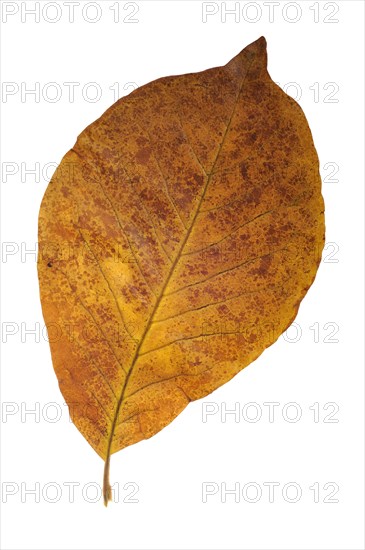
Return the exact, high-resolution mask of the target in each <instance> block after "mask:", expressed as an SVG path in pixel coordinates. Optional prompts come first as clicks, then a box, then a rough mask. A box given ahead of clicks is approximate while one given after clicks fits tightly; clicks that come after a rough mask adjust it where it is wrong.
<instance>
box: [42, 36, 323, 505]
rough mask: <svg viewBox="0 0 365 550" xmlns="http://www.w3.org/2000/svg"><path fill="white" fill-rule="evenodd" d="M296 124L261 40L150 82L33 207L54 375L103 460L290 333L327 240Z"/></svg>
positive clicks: (82, 140)
mask: <svg viewBox="0 0 365 550" xmlns="http://www.w3.org/2000/svg"><path fill="white" fill-rule="evenodd" d="M323 211H324V205H323V199H322V196H321V180H320V176H319V168H318V157H317V153H316V150H315V148H314V145H313V140H312V135H311V132H310V129H309V127H308V124H307V121H306V118H305V116H304V114H303V112H302V110H301V108H300V107H299V106H298V104H297V103H296V102H295V101H294V100H293V99H292V98H291V97H289V96H288V95H286V94H285V93H284V92H283V91H282V90H281V89H280V88H279V87H278V86H277V85H276V84H275V83H274V82H273V81H272V80H271V78H270V76H269V74H268V72H267V58H266V41H265V39H264V38H260V39H259V40H257V41H256V42H253V43H252V44H250V45H249V46H247V47H246V48H245V49H244V50H242V51H241V53H239V54H238V55H237V56H236V57H234V58H233V59H232V60H231V61H230V62H229V63H227V65H224V66H222V67H216V68H213V69H209V70H206V71H203V72H200V73H194V74H185V75H181V76H171V77H166V78H160V79H158V80H156V81H154V82H151V83H149V84H147V85H145V86H142V87H141V88H138V89H137V90H135V91H133V92H132V93H131V94H129V95H128V96H127V97H124V98H122V99H120V100H119V101H117V102H116V103H115V104H114V105H112V107H110V108H109V109H108V110H107V111H106V112H105V113H104V114H103V115H102V116H101V117H100V118H99V119H98V120H96V121H95V122H94V123H92V124H91V125H90V126H88V127H87V128H86V129H85V130H84V131H83V132H82V133H81V134H80V135H79V137H78V139H77V141H76V144H75V146H74V147H73V148H72V149H71V150H70V151H69V152H68V153H67V154H66V155H65V156H64V157H63V159H62V162H61V164H60V166H59V167H58V168H57V170H56V172H55V174H54V176H53V178H52V180H51V182H50V183H49V185H48V187H47V190H46V192H45V195H44V198H43V201H42V205H41V209H40V215H39V257H38V273H39V282H40V293H41V302H42V309H43V315H44V318H45V322H46V325H47V328H48V333H49V340H50V347H51V353H52V361H53V366H54V369H55V372H56V375H57V378H58V381H59V386H60V389H61V392H62V395H63V396H64V398H65V400H66V402H67V404H68V405H69V408H70V413H71V417H72V420H73V422H74V424H75V425H76V426H77V428H78V429H79V430H80V432H81V433H82V435H83V436H84V437H85V438H86V440H87V441H88V442H89V443H90V445H91V446H92V447H93V448H94V449H95V451H96V452H97V453H98V454H99V455H100V457H101V458H102V459H103V460H104V461H105V469H104V502H105V504H107V502H108V500H109V499H110V498H111V487H110V484H109V464H110V455H111V454H112V453H115V452H117V451H119V450H120V449H122V448H124V447H127V446H128V445H132V444H134V443H137V442H138V441H140V440H142V439H147V438H149V437H151V436H153V435H154V434H156V433H157V432H159V431H160V430H161V429H162V428H164V427H165V426H166V425H167V424H169V423H170V422H171V421H172V420H173V419H174V418H175V417H176V416H177V415H178V414H179V413H181V411H183V409H184V408H185V407H186V406H187V404H188V403H189V402H190V401H193V400H195V399H200V398H202V397H204V396H206V395H208V394H209V393H211V392H212V391H214V390H215V389H216V388H218V387H220V386H221V385H222V384H225V383H226V382H228V381H229V380H230V379H231V378H233V376H235V375H236V374H237V373H238V372H239V371H241V370H242V369H243V368H244V367H246V366H247V365H248V364H250V363H251V362H252V361H254V360H255V359H256V358H257V357H258V356H259V355H260V354H261V353H262V352H263V351H264V350H265V348H267V347H268V346H270V345H271V344H272V343H273V342H275V341H276V340H277V339H278V337H279V336H280V334H282V332H283V331H285V330H286V329H287V327H288V326H289V325H290V324H291V323H292V321H293V320H294V318H295V316H296V314H297V311H298V307H299V304H300V302H301V300H302V299H303V297H304V295H305V294H306V292H307V290H308V288H309V287H310V286H311V284H312V282H313V280H314V278H315V275H316V271H317V268H318V265H319V262H320V257H321V252H322V248H323V243H324V214H323Z"/></svg>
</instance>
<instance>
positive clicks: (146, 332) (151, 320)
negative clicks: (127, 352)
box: [104, 59, 253, 488]
mask: <svg viewBox="0 0 365 550" xmlns="http://www.w3.org/2000/svg"><path fill="white" fill-rule="evenodd" d="M252 62H253V59H252V60H251V62H250V64H249V66H248V67H247V70H246V73H245V75H244V77H243V79H242V83H241V85H240V88H239V90H238V93H237V97H236V100H235V103H234V106H233V109H232V113H231V116H230V118H229V120H228V123H227V127H226V130H225V132H224V135H223V138H222V141H221V144H220V146H219V148H218V151H217V154H216V157H215V159H214V162H213V165H212V168H211V170H210V172H209V173H208V177H207V181H206V183H205V186H204V190H203V193H202V195H201V197H200V200H199V203H198V206H197V208H196V211H195V214H194V217H193V219H192V222H191V224H190V227H189V229H188V230H187V231H186V235H185V237H184V240H183V242H182V244H181V246H180V249H179V251H178V253H177V255H176V258H175V260H174V262H173V264H172V265H171V268H170V271H169V273H168V275H167V277H166V281H165V283H164V285H163V287H162V289H161V292H160V294H159V296H158V298H157V300H156V303H155V306H154V308H153V310H152V313H151V316H150V318H149V321H148V323H147V325H146V328H145V330H144V332H143V335H142V337H141V339H140V341H139V344H138V346H137V348H136V351H135V354H134V357H133V360H132V363H131V366H130V369H129V371H128V374H127V376H126V378H125V381H124V385H123V388H122V390H121V394H120V397H119V400H118V404H117V407H116V409H115V415H114V418H113V423H112V426H111V431H110V436H109V440H108V447H107V454H106V459H105V470H109V461H110V455H111V453H110V451H111V446H112V441H113V436H114V431H115V426H116V422H117V419H118V415H119V411H120V407H121V405H122V403H123V399H124V395H125V392H126V388H127V386H128V381H129V378H130V376H131V374H132V372H133V368H134V365H135V364H136V362H137V360H138V358H139V352H140V349H141V347H142V345H143V343H144V341H145V339H146V336H147V334H148V331H149V329H150V327H151V324H152V322H153V318H154V316H155V313H156V311H157V309H158V307H159V305H160V302H161V300H162V298H163V296H164V292H165V290H166V287H167V285H168V284H169V282H170V279H171V277H172V275H173V273H174V270H175V267H176V265H177V263H178V262H179V260H180V258H181V253H182V251H183V250H184V247H185V245H186V242H187V241H188V239H189V237H190V233H191V231H192V229H193V227H194V224H195V220H196V218H197V216H198V214H199V211H200V207H201V204H202V202H203V201H204V197H205V194H206V192H207V189H208V186H209V183H210V180H211V176H212V173H213V172H214V168H215V165H216V163H217V160H218V158H219V155H220V152H221V150H222V148H223V145H224V142H225V140H226V137H227V134H228V131H229V128H230V125H231V122H232V119H233V116H234V114H235V111H236V107H237V104H238V99H239V96H240V94H241V91H242V88H243V84H244V82H245V80H246V76H247V74H248V72H249V69H250V67H251V64H252ZM104 483H105V478H104ZM104 488H105V487H104Z"/></svg>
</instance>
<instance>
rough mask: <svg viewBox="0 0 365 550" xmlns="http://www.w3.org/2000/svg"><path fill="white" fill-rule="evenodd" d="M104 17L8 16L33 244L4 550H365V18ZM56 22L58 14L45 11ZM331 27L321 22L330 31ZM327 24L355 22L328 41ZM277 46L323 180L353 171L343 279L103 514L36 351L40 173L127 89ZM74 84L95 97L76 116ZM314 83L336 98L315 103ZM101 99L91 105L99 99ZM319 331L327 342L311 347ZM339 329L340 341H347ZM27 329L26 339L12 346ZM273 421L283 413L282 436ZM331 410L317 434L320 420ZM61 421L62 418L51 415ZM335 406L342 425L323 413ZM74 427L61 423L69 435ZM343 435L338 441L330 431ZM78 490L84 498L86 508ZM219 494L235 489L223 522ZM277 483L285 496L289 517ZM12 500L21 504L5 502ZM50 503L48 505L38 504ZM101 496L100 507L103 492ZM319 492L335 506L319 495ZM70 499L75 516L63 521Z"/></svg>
mask: <svg viewBox="0 0 365 550" xmlns="http://www.w3.org/2000/svg"><path fill="white" fill-rule="evenodd" d="M87 3H88V2H84V1H83V0H80V5H79V6H78V7H77V6H76V7H75V22H74V23H70V22H69V21H68V19H69V15H68V14H69V12H68V8H67V6H66V5H65V4H64V2H59V3H58V6H59V10H60V11H59V13H60V14H61V18H60V20H59V21H58V22H55V23H50V22H49V21H47V19H55V18H56V16H57V14H58V12H57V11H56V8H55V7H54V6H53V7H52V6H51V7H49V8H48V9H49V11H48V12H46V13H45V15H43V13H42V11H41V15H40V21H39V23H37V22H35V21H34V16H32V15H27V14H26V13H24V11H23V16H22V10H24V6H25V7H26V8H28V9H29V8H32V7H34V2H2V9H3V18H4V9H7V10H10V11H11V10H12V9H13V8H12V7H11V6H10V8H9V5H13V6H15V8H14V9H16V7H17V8H18V12H17V13H15V14H14V15H9V17H8V19H7V21H6V22H3V24H2V43H3V46H5V51H4V52H3V58H2V80H3V82H7V83H9V82H13V83H16V85H17V86H18V87H19V92H17V93H14V94H13V95H7V96H4V95H3V98H2V113H3V114H2V124H3V136H4V139H3V146H2V162H3V170H9V166H10V165H9V164H4V163H14V165H11V166H13V168H14V170H16V173H14V175H11V176H8V177H7V178H6V179H7V181H3V182H2V197H3V211H2V226H3V227H2V241H3V243H14V245H9V244H5V249H6V250H7V251H8V252H9V250H12V251H13V254H11V255H10V254H7V255H6V254H5V255H3V258H2V262H3V263H2V271H3V294H2V326H3V341H4V340H5V339H6V340H7V341H6V343H4V344H3V370H2V399H3V401H4V402H5V405H3V406H5V409H6V410H7V411H10V410H12V411H13V412H14V414H12V415H4V414H3V416H2V424H1V427H2V451H3V457H2V484H3V485H2V489H3V497H2V500H3V501H4V500H7V502H6V504H5V503H4V504H3V505H2V506H3V514H2V544H3V548H4V549H24V550H25V549H57V550H61V549H70V550H71V549H85V550H86V549H105V550H106V549H128V548H131V549H132V548H133V549H165V548H166V549H168V548H169V549H184V548H186V549H195V548H196V549H221V548H225V549H228V548H231V549H267V550H272V549H298V550H299V549H300V550H304V549H334V550H336V549H346V550H350V549H362V548H364V543H363V528H362V521H363V514H364V509H363V498H362V495H363V370H364V363H363V355H362V342H363V316H362V303H363V290H362V281H363V218H364V212H363V185H364V179H363V170H362V163H363V150H364V149H363V148H364V142H363V116H364V113H363V107H362V102H363V95H364V88H363V63H364V60H363V19H364V14H363V12H364V5H363V2H362V1H346V2H342V1H337V2H336V3H333V2H329V3H328V2H320V3H315V2H312V1H311V2H306V1H302V2H297V3H296V6H288V2H281V3H280V5H278V6H276V7H275V12H274V21H272V22H270V20H269V8H268V6H265V5H264V4H263V3H262V2H256V3H251V4H255V5H253V6H251V7H247V2H240V3H237V4H239V6H238V8H239V13H238V15H237V16H236V18H237V21H235V17H234V16H232V15H227V18H226V22H224V18H223V20H222V10H223V9H224V6H222V4H221V3H217V4H216V9H217V10H218V11H217V13H216V14H214V15H210V16H208V17H207V21H206V22H205V23H204V22H203V21H202V3H201V2H200V1H187V2H165V1H160V2H155V1H138V2H136V3H135V4H136V5H137V7H138V12H137V13H136V14H135V15H134V16H132V18H133V19H136V20H137V21H138V22H136V23H128V22H127V21H123V19H125V18H128V14H129V13H131V12H132V11H135V10H134V7H133V6H132V7H128V6H127V9H126V10H123V6H124V4H125V2H120V3H119V9H120V17H119V19H120V21H119V22H114V20H113V19H114V14H115V11H112V10H111V9H110V7H111V6H116V4H117V3H116V2H98V6H99V8H98V9H99V10H100V12H101V17H100V20H99V21H97V22H95V23H91V22H88V21H85V20H84V19H83V17H82V11H81V9H82V7H83V6H84V5H85V4H87ZM51 4H53V5H54V4H55V3H51ZM258 4H259V7H260V8H261V9H262V15H261V17H259V15H258V13H259V12H258V11H257V10H258V9H259V8H257V5H258ZM291 4H293V3H291ZM44 5H45V2H40V6H41V8H40V9H41V10H42V7H43V6H44ZM5 6H8V7H7V8H5ZM298 6H299V8H300V11H301V16H300V18H299V19H298V21H297V22H290V21H288V19H289V20H293V19H295V18H296V14H297V13H299V12H298ZM311 6H312V7H313V6H314V8H313V9H310V7H311ZM226 7H227V8H232V7H234V3H232V2H230V3H227V4H226ZM337 7H338V8H339V9H338V10H337ZM213 8H214V6H213V7H210V9H212V10H213ZM115 9H116V8H114V10H115ZM242 9H243V12H242ZM316 9H318V16H319V17H318V19H319V21H318V22H314V19H315V16H316V11H315V10H316ZM89 10H90V11H89ZM335 11H337V13H334V12H335ZM332 13H333V14H332ZM96 15H97V11H96V8H95V7H94V8H93V7H92V6H91V7H90V8H88V11H87V12H86V16H87V17H88V18H89V20H90V19H93V18H96ZM256 15H257V21H256V22H253V19H255V18H256ZM325 17H327V19H329V20H332V19H338V22H337V23H336V22H331V21H328V22H324V18H325ZM22 18H23V21H22ZM261 35H264V36H265V37H266V39H267V42H268V56H269V72H270V74H271V76H272V78H273V80H275V81H276V82H279V83H280V85H282V86H284V85H285V84H287V83H289V82H295V83H296V85H295V86H294V88H293V87H291V88H290V89H289V88H288V92H289V93H291V94H292V95H294V97H295V95H296V93H297V92H298V90H299V87H300V90H301V91H302V96H301V98H300V100H299V102H300V105H301V106H302V108H303V109H304V112H305V113H306V116H307V118H308V122H309V124H310V127H311V129H312V132H313V137H314V141H315V145H316V148H317V151H318V154H319V158H320V162H321V170H322V175H323V177H326V176H329V175H330V172H331V169H329V168H328V166H327V168H326V169H325V165H326V163H336V164H337V165H338V167H339V171H338V173H337V174H335V175H334V176H333V179H335V180H338V181H325V182H324V184H323V194H324V198H325V203H326V228H327V235H326V240H327V242H328V243H329V242H331V243H335V244H334V245H330V246H328V247H327V249H326V251H325V258H326V260H327V261H322V263H321V266H320V269H319V272H318V275H317V278H316V280H315V283H314V285H313V287H312V288H311V289H310V291H309V292H308V294H307V296H306V298H305V299H304V301H303V303H302V305H301V306H300V311H299V314H298V317H297V319H296V321H295V322H296V325H295V326H294V327H292V328H291V329H289V331H288V332H287V335H286V339H285V338H284V337H281V338H280V339H279V341H278V342H277V343H276V344H275V345H274V346H272V347H271V348H269V349H268V350H267V351H265V352H264V353H263V355H262V356H261V357H260V358H259V359H258V360H257V361H255V363H254V364H252V365H250V366H249V367H248V368H247V369H245V370H244V371H242V372H241V373H240V374H239V375H238V376H236V377H235V379H234V380H232V381H231V382H230V383H228V384H226V385H225V386H224V387H222V388H220V389H219V390H217V391H215V392H214V393H213V394H212V395H210V396H208V397H207V398H205V399H204V400H202V401H197V402H194V403H191V404H190V405H189V406H188V407H187V409H185V411H184V412H183V413H182V414H181V415H180V416H179V417H178V418H177V419H176V420H175V421H174V422H173V423H172V424H170V425H169V426H168V427H166V428H165V429H164V430H163V431H162V432H160V433H159V434H157V435H156V436H154V437H153V438H152V439H150V440H148V441H144V442H141V443H138V444H137V445H134V446H132V447H129V448H127V449H125V450H123V451H121V452H120V453H118V454H116V455H113V457H112V461H111V481H112V483H118V484H119V486H120V499H119V503H111V504H110V505H109V507H108V508H107V509H106V508H104V506H103V504H102V501H101V499H97V498H96V500H97V501H96V502H94V503H93V502H90V501H91V500H92V499H93V497H94V495H96V496H97V492H96V484H99V485H100V484H101V482H102V470H103V463H102V461H101V460H100V458H99V457H98V456H97V455H96V454H95V452H94V451H93V450H92V448H91V447H90V446H89V445H88V443H87V442H86V441H85V440H84V439H83V437H82V436H81V434H80V433H79V432H78V431H77V430H76V428H75V427H74V426H73V425H72V424H71V423H70V422H69V418H68V414H67V408H66V407H65V406H64V404H63V403H64V401H63V398H62V396H61V394H60V393H59V390H58V384H57V381H56V378H55V375H54V373H53V369H52V363H51V357H50V352H49V345H48V342H47V341H46V338H45V337H44V335H42V332H41V334H40V337H39V341H36V340H37V339H38V338H37V336H35V335H32V334H27V333H26V330H27V329H30V328H34V327H37V326H38V328H39V330H40V331H42V328H43V326H44V321H43V318H42V314H41V307H40V302H39V294H38V281H37V273H36V262H35V255H34V254H27V255H24V249H25V247H27V249H31V248H34V245H35V243H36V241H37V216H38V211H39V206H40V201H41V198H42V195H43V193H44V191H45V189H46V186H47V179H46V178H45V177H43V175H42V173H41V175H40V178H39V181H36V179H38V178H35V176H34V175H32V174H26V173H24V168H31V167H34V164H35V163H36V162H38V163H40V168H41V171H42V168H43V167H44V166H45V165H47V163H58V162H59V161H60V159H61V158H62V156H63V155H64V154H65V153H66V151H67V150H68V149H70V148H71V147H72V145H73V144H74V142H75V141H76V137H77V135H78V134H79V133H80V132H81V131H82V130H83V129H84V128H85V126H87V125H88V124H90V123H91V122H92V121H93V120H95V119H96V118H98V117H99V116H100V115H101V114H102V113H103V112H104V111H105V109H106V108H108V107H109V106H110V105H111V104H112V103H113V102H114V101H115V97H114V92H113V91H112V89H110V86H113V85H114V84H115V83H119V87H120V95H123V94H125V93H126V91H125V90H123V88H124V87H125V86H126V88H128V85H129V84H128V83H131V82H134V83H136V84H138V85H142V84H145V83H147V82H149V81H151V80H153V79H155V78H158V77H161V76H166V75H171V74H180V73H186V72H195V71H200V70H204V69H206V68H210V67H214V66H217V65H222V64H225V63H226V62H227V61H228V60H229V59H231V58H232V57H233V56H234V55H236V54H237V53H238V52H239V51H240V50H241V49H242V48H243V47H245V46H246V45H247V44H249V43H250V42H252V41H253V40H256V39H257V38H258V37H259V36H261ZM22 82H23V83H25V84H23V86H26V87H27V88H28V89H29V88H32V87H34V85H35V83H36V82H39V83H40V84H39V86H40V97H39V102H37V101H35V97H34V95H25V97H23V101H22V97H21V93H20V91H21V87H22V84H21V83H22ZM50 82H56V83H57V84H58V86H59V87H60V89H61V91H62V96H61V97H60V99H59V101H56V102H52V101H50V98H52V97H53V96H52V90H51V89H50V88H44V86H45V85H47V83H50ZM64 82H79V83H80V86H78V87H77V88H75V99H74V102H71V101H70V100H69V96H68V88H67V87H66V86H65V85H64V84H63V83H64ZM89 82H96V83H98V85H99V86H100V89H101V90H102V96H101V98H100V100H99V101H96V102H92V101H90V100H89V101H88V100H87V97H86V99H85V97H83V95H82V89H83V87H84V86H85V84H87V83H89ZM315 82H317V83H318V90H319V97H316V96H315V95H314V92H315V90H313V89H310V87H311V86H313V84H314V83H315ZM331 82H332V83H335V84H336V85H337V86H338V90H337V88H336V90H337V91H336V93H335V95H333V96H332V99H337V100H338V101H337V102H328V98H327V100H325V99H326V97H327V96H328V94H329V93H330V92H331V91H332V90H333V88H328V87H327V89H326V88H324V87H325V86H326V85H327V83H331ZM298 86H299V87H298ZM6 89H7V90H9V88H6ZM14 89H15V88H13V90H14ZM114 89H115V86H114ZM130 90H131V88H129V91H130ZM23 91H24V90H23ZM42 91H43V92H44V94H43V95H42ZM47 91H48V96H47ZM54 91H55V88H54V89H53V92H54ZM92 91H93V90H92V89H91V88H89V89H87V92H89V93H90V97H91V96H92ZM315 100H316V101H315ZM22 162H23V163H25V165H23V173H22V171H21V163H22ZM51 174H52V168H50V170H49V176H50V175H51ZM22 179H23V180H25V181H22ZM327 179H328V178H327ZM3 180H4V172H3ZM21 243H26V244H23V245H22V244H21ZM3 247H4V245H3ZM22 250H23V257H22V254H21V251H22ZM9 323H12V324H11V325H9ZM21 323H25V324H24V325H23V326H22V325H21ZM37 323H38V325H36V324H37ZM315 323H318V325H315V327H317V328H319V334H318V338H317V336H316V335H315V330H314V329H310V328H309V327H311V326H312V327H313V325H314V324H315ZM326 323H332V324H331V325H326ZM334 324H335V325H334ZM325 325H326V327H325ZM336 325H337V326H338V332H337V333H336V334H332V332H333V329H334V327H335V326H336ZM11 329H12V330H13V331H14V334H13V335H8V336H6V334H7V332H9V330H11ZM331 334H332V335H331ZM299 337H300V338H299ZM316 339H318V340H319V341H318V342H316V341H315V340H316ZM22 340H24V341H22ZM296 340H297V341H296ZM325 340H327V341H325ZM328 340H329V341H328ZM207 402H212V403H215V404H216V405H214V407H215V408H216V409H217V410H219V412H218V413H217V414H215V415H212V416H209V417H208V418H207V422H203V421H202V407H203V404H204V403H207ZM249 402H255V403H256V405H255V407H256V409H255V408H252V407H251V408H250V409H248V408H247V407H246V408H245V404H247V403H249ZM264 402H277V403H279V405H278V406H277V407H276V409H275V417H274V421H273V422H269V419H268V407H267V406H265V405H264ZM291 402H295V403H297V410H299V411H300V412H301V414H302V416H301V418H300V419H298V421H297V422H289V421H288V417H287V416H286V413H287V414H288V415H290V414H291V415H292V416H293V414H294V413H295V409H294V408H293V407H291V408H290V407H289V408H288V407H286V404H287V403H291ZM315 402H317V403H319V405H318V407H319V418H317V419H316V420H318V421H317V422H315V421H314V419H315V418H314V411H313V410H312V409H310V407H311V406H312V405H313V404H314V403H315ZM9 403H13V404H14V405H9ZM22 403H23V405H22ZM35 403H38V404H39V405H35ZM48 403H55V404H56V405H54V406H53V409H52V408H50V407H48V408H47V404H48ZM224 403H225V404H226V407H227V408H234V407H235V403H238V405H237V407H239V411H240V413H242V414H240V416H239V419H238V420H239V421H238V422H235V417H234V415H227V417H226V418H225V420H226V421H225V422H222V418H221V416H220V412H221V410H222V407H223V406H224V405H222V404H224ZM326 403H335V404H336V405H331V406H328V407H329V408H328V409H327V410H324V407H325V406H326ZM35 406H39V407H40V414H39V418H36V416H35V415H31V414H26V415H23V418H22V416H21V410H23V412H24V410H25V408H27V409H29V408H34V407H35ZM212 407H213V406H212ZM298 407H299V409H298ZM17 408H18V409H17ZM335 408H338V410H336V411H335V412H334V414H333V415H332V417H329V418H328V417H327V421H326V422H325V421H324V420H325V417H326V415H328V414H329V413H331V411H334V410H335ZM17 410H19V412H16V411H17ZM255 410H256V411H259V412H260V411H261V413H262V416H261V419H259V420H257V422H249V421H247V415H246V413H247V414H251V416H254V413H255ZM60 411H62V415H61V418H59V420H58V421H57V422H51V421H50V419H51V417H52V415H54V414H56V413H58V414H59V415H60ZM3 412H4V411H3ZM283 413H284V416H283ZM223 419H224V417H223ZM331 419H332V420H338V422H328V420H331ZM36 420H38V421H36ZM67 482H75V483H79V484H80V485H79V486H77V487H76V489H75V498H74V502H70V498H69V491H68V488H67V486H65V485H64V483H67ZM128 482H131V483H134V484H138V487H139V489H138V492H137V494H136V495H135V497H134V498H136V499H138V502H136V503H130V502H123V499H125V497H126V496H127V495H128V494H129V493H130V492H131V486H129V488H128V487H127V488H126V489H123V486H124V484H126V483H128ZM204 482H211V483H214V484H217V485H214V487H216V488H218V492H217V493H216V494H215V495H212V496H209V497H208V498H207V502H205V503H204V502H202V484H203V483H204ZM250 482H255V483H256V484H257V485H258V487H259V490H262V496H261V498H260V499H259V500H258V501H257V502H256V503H252V502H249V499H250V498H252V497H253V494H254V493H253V492H252V493H251V492H248V493H247V494H246V495H245V493H244V495H245V496H243V494H242V492H241V493H240V501H239V502H235V499H234V496H232V495H227V502H222V490H221V489H222V486H221V484H222V483H226V484H227V487H228V488H232V487H233V486H234V484H235V483H239V488H240V489H242V488H243V489H244V486H245V484H247V483H250ZM267 482H278V483H279V484H280V486H278V487H277V488H276V491H275V493H274V499H273V500H274V501H273V502H269V494H268V487H267V485H264V483H267ZM289 482H292V483H296V484H297V486H299V488H300V490H301V493H302V494H301V497H300V499H299V500H298V502H295V503H294V502H288V500H290V498H293V496H292V493H290V491H289V493H288V498H287V499H285V498H284V497H283V493H282V489H283V486H284V485H285V484H287V483H289ZM9 483H13V485H12V486H11V487H13V488H15V489H14V490H16V488H17V487H18V491H17V492H16V493H15V494H13V495H9V496H7V498H6V491H9V487H10V486H9ZM22 483H23V485H21V484H22ZM36 483H39V488H40V498H39V502H36V497H35V496H34V495H31V494H26V493H25V492H24V489H30V488H32V487H35V484H36ZM49 483H51V484H52V485H51V486H49V485H48V486H47V485H46V484H49ZM87 483H93V485H94V488H93V486H88V487H89V489H88V487H86V488H85V486H86V484H87ZM315 483H318V484H319V485H318V487H319V488H320V491H319V502H315V498H314V490H313V489H310V488H309V487H311V486H312V487H313V485H314V484H315ZM326 483H332V484H336V485H337V486H338V491H337V493H336V494H335V495H333V497H332V500H338V502H324V500H325V499H326V497H327V500H328V496H329V495H330V493H331V492H332V490H333V487H336V486H335V485H331V486H326V488H324V486H325V484H326ZM45 486H46V488H47V487H48V492H47V491H45V490H44V488H45ZM256 487H257V486H256ZM22 488H23V490H22ZM246 489H247V487H246ZM244 490H245V489H244ZM42 491H43V493H44V494H43V493H42ZM57 491H58V493H57ZM56 497H57V498H58V497H59V498H58V500H57V499H56ZM52 498H54V499H55V500H56V501H55V502H50V501H51V500H52ZM330 499H331V497H330Z"/></svg>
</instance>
